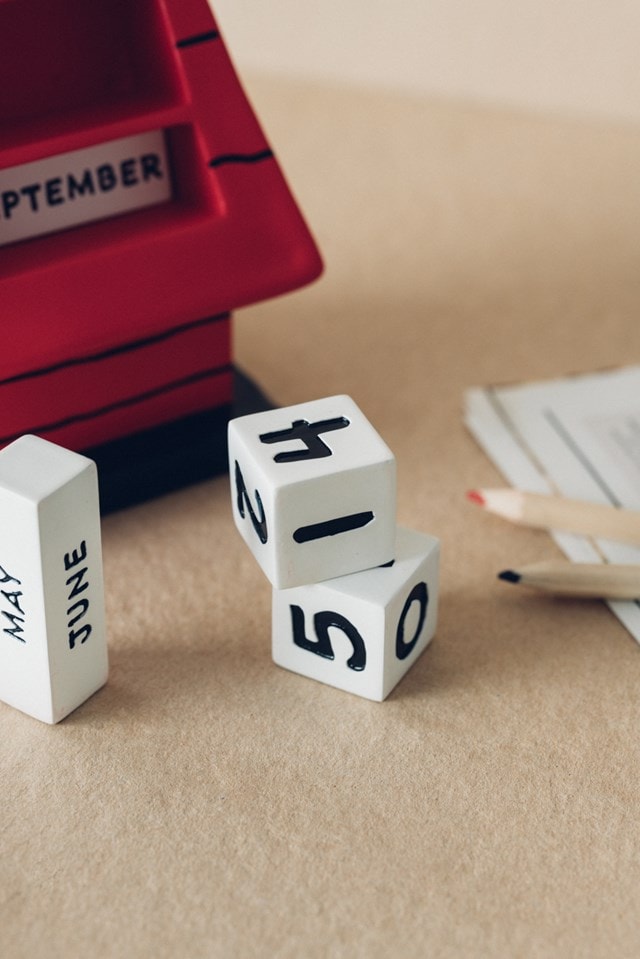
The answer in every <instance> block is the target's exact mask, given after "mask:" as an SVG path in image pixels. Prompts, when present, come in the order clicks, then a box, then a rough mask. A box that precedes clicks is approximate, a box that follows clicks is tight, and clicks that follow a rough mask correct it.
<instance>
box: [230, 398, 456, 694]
mask: <svg viewBox="0 0 640 959" xmlns="http://www.w3.org/2000/svg"><path fill="white" fill-rule="evenodd" d="M229 472H230V480H231V495H232V504H233V515H234V519H235V523H236V526H237V528H238V530H239V532H240V534H241V535H242V537H243V538H244V540H245V542H246V544H247V546H248V547H249V549H250V550H251V552H252V553H253V555H254V557H255V558H256V560H257V561H258V563H259V565H260V567H261V568H262V570H263V572H264V573H265V575H266V576H267V577H268V579H269V580H270V582H271V584H272V587H273V596H272V654H273V659H274V661H275V662H276V663H277V664H278V665H280V666H283V667H285V668H286V669H289V670H292V671H293V672H296V673H299V674H301V675H303V676H307V677H310V678H312V679H317V680H320V681H321V682H324V683H327V684H329V685H331V686H335V687H337V688H339V689H343V690H346V691H348V692H351V693H356V694H358V695H360V696H364V697H366V698H368V699H374V700H378V701H381V700H383V699H385V698H386V697H387V696H388V694H389V693H390V692H391V690H392V689H393V688H394V686H395V685H396V684H397V683H398V682H399V680H400V679H401V678H402V676H404V674H405V673H406V672H407V670H408V669H409V668H410V667H411V666H412V665H413V663H414V662H415V661H416V659H417V658H418V656H419V655H420V654H421V653H422V652H423V651H424V650H425V648H426V647H427V645H428V644H429V642H430V641H431V639H432V638H433V635H434V632H435V626H436V619H437V605H438V571H439V552H440V548H439V542H438V540H437V539H436V538H435V537H433V536H429V535H426V534H423V533H419V532H416V531H413V530H409V529H404V528H402V527H398V526H397V525H396V464H395V457H394V455H393V453H392V452H391V450H390V449H389V448H388V446H387V445H386V444H385V443H384V441H383V440H382V439H381V437H380V436H379V435H378V433H377V432H376V431H375V430H374V428H373V427H372V426H371V424H370V423H369V421H368V420H367V419H366V417H365V416H364V414H363V413H362V412H361V410H360V409H359V408H358V407H357V405H356V404H355V403H354V402H353V400H352V399H351V398H350V397H348V396H332V397H327V398H324V399H320V400H315V401H312V402H309V403H305V404H300V405H296V406H291V407H287V408H285V409H277V410H268V411H266V412H263V413H255V414H251V415H249V416H243V417H239V418H238V419H235V420H232V421H231V422H230V423H229Z"/></svg>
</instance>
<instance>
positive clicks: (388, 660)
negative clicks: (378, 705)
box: [272, 528, 440, 701]
mask: <svg viewBox="0 0 640 959" xmlns="http://www.w3.org/2000/svg"><path fill="white" fill-rule="evenodd" d="M439 557H440V544H439V541H438V540H437V539H435V537H433V536H427V535H425V534H423V533H417V532H414V531H411V530H407V529H402V528H398V530H397V545H396V558H395V562H393V564H392V565H387V566H381V567H378V568H376V569H369V570H366V571H364V572H360V573H352V574H351V575H349V576H340V577H338V578H337V579H331V580H327V581H325V582H323V583H315V584H312V585H307V586H298V587H295V588H293V589H282V590H278V589H275V590H274V591H273V624H272V625H273V628H272V651H273V659H274V662H275V663H277V664H278V665H279V666H283V667H284V668H285V669H290V670H292V671H293V672H296V673H300V674H301V675H302V676H308V677H310V678H311V679H318V680H320V682H323V683H327V684H328V685H330V686H337V687H338V689H344V690H346V691H347V692H350V693H357V694H358V695H359V696H364V697H366V698H367V699H375V700H378V701H381V700H383V699H385V698H386V697H387V696H388V695H389V693H390V692H391V690H392V689H393V687H394V686H395V685H396V683H398V682H399V680H400V679H401V678H402V676H404V674H405V673H406V672H407V670H408V669H409V668H410V667H411V666H412V665H413V663H414V662H415V661H416V659H417V658H418V656H419V655H420V653H422V652H423V651H424V649H425V648H426V647H427V645H428V644H429V642H430V640H431V639H432V638H433V634H434V632H435V628H436V619H437V607H438V571H439Z"/></svg>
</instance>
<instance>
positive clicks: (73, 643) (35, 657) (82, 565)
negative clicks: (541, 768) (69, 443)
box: [0, 436, 107, 723]
mask: <svg viewBox="0 0 640 959" xmlns="http://www.w3.org/2000/svg"><path fill="white" fill-rule="evenodd" d="M0 531H1V534H0V700H2V701H3V702H5V703H8V704H9V705H11V706H15V707H16V708H17V709H21V710H22V711H23V712H25V713H28V714H29V715H30V716H34V717H35V718H36V719H40V720H42V721H43V722H46V723H57V722H59V720H61V719H63V718H64V717H65V716H66V715H68V713H70V712H71V711H72V710H74V709H75V708H76V707H77V706H79V705H80V704H81V703H82V702H84V700H85V699H87V698H88V697H89V696H90V695H91V694H92V693H94V692H95V691H96V690H97V689H99V688H100V687H101V686H103V685H104V683H105V682H106V680H107V644H106V633H105V622H104V594H103V579H102V549H101V541H100V513H99V505H98V480H97V470H96V465H95V463H94V462H93V461H92V460H90V459H87V457H86V456H80V455H79V454H77V453H72V452H70V451H69V450H66V449H63V448H62V447H60V446H57V445H55V444H54V443H49V442H48V441H47V440H43V439H40V438H39V437H37V436H23V437H21V438H20V439H18V440H16V441H15V442H14V443H11V444H10V445H9V446H7V447H5V449H3V450H1V451H0Z"/></svg>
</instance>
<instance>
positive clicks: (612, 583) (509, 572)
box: [498, 560, 640, 599]
mask: <svg viewBox="0 0 640 959" xmlns="http://www.w3.org/2000/svg"><path fill="white" fill-rule="evenodd" d="M498 579H502V580H504V581H505V582H507V583H519V584H521V585H522V586H531V587H532V588H534V589H540V590H544V591H545V592H548V593H556V594H557V595H560V596H581V597H591V598H592V599H640V565H636V564H633V565H631V564H630V565H614V564H607V563H569V562H564V561H562V560H548V561H544V562H540V563H532V564H531V565H527V566H520V567H516V568H515V569H506V570H503V572H502V573H499V574H498Z"/></svg>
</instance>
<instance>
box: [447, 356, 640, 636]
mask: <svg viewBox="0 0 640 959" xmlns="http://www.w3.org/2000/svg"><path fill="white" fill-rule="evenodd" d="M464 399H465V423H466V425H467V426H468V428H469V429H470V430H471V432H472V433H473V435H474V436H475V438H476V439H477V441H478V443H479V444H480V445H481V446H482V448H483V449H484V451H485V452H486V453H487V455H488V456H489V458H490V459H491V460H492V461H493V462H494V463H495V464H496V466H497V467H498V469H499V470H500V471H501V473H502V474H503V475H504V476H505V478H506V479H507V480H508V481H509V483H510V484H511V485H512V486H514V487H517V488H518V489H522V490H528V491H530V492H536V493H556V494H560V495H562V496H567V497H571V498H574V499H584V500H589V501H591V502H594V503H608V504H610V505H612V506H621V507H625V508H627V509H638V510H640V366H634V367H628V368H625V369H620V370H614V371H607V372H603V373H593V374H589V375H583V376H570V377H566V378H564V379H559V380H549V381H547V382H541V383H528V384H523V385H521V386H508V387H487V388H477V389H471V390H468V391H467V393H466V394H465V398H464ZM552 536H553V538H554V540H555V541H556V543H557V544H558V546H559V547H560V548H561V549H562V551H563V552H564V553H565V555H566V556H567V557H568V558H569V559H571V560H573V561H575V562H592V563H597V562H610V563H640V548H638V547H636V546H629V545H626V544H623V543H615V542H612V541H610V540H603V539H598V540H592V539H589V538H587V537H584V536H577V535H573V534H569V533H560V532H554V533H552ZM608 605H609V606H610V608H611V609H612V610H613V612H614V613H615V615H616V616H617V617H618V618H619V619H620V620H621V622H622V623H623V624H624V625H625V626H626V628H627V629H628V630H629V632H630V633H631V634H632V635H633V636H634V638H635V639H636V640H637V641H638V642H640V602H638V601H633V602H626V601H625V602H623V601H612V602H609V604H608Z"/></svg>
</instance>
